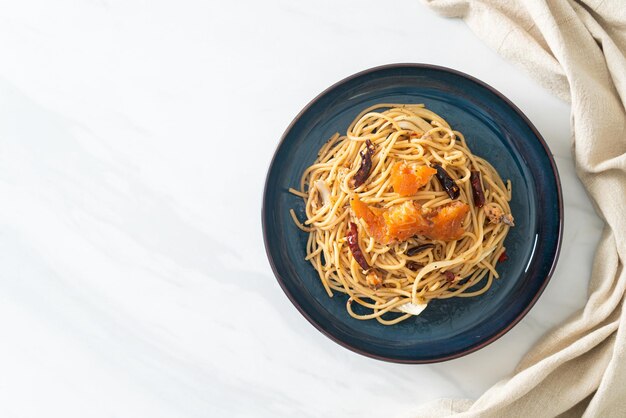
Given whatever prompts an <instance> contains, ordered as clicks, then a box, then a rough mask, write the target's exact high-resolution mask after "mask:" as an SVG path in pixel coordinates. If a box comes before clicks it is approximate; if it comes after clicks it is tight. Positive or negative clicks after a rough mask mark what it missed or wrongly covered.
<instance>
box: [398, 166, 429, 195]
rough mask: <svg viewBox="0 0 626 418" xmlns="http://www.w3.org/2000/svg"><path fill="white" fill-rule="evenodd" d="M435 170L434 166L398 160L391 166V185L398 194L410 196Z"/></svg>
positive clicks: (423, 184) (424, 183) (427, 180)
mask: <svg viewBox="0 0 626 418" xmlns="http://www.w3.org/2000/svg"><path fill="white" fill-rule="evenodd" d="M436 172H437V170H435V169H434V168H431V167H428V166H425V165H418V164H407V163H406V162H405V161H398V162H397V163H395V164H394V165H393V167H391V185H392V186H393V191H394V192H396V193H398V194H399V195H400V196H412V195H414V194H415V193H417V191H418V190H419V189H420V188H421V187H424V186H425V185H427V184H428V182H429V181H430V179H431V177H432V176H433V175H434V174H435V173H436Z"/></svg>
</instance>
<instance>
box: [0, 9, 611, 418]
mask: <svg viewBox="0 0 626 418" xmlns="http://www.w3.org/2000/svg"><path fill="white" fill-rule="evenodd" d="M0 57H1V58H0V202H1V204H0V335H1V338H2V342H1V343H0V416H2V417H44V416H45V417H64V418H69V417H133V418H134V417H172V418H173V417H177V418H178V417H227V416H228V417H231V416H232V417H240V416H256V417H281V416H285V417H294V416H320V417H331V416H347V417H350V416H354V417H356V416H359V417H362V416H396V415H405V414H406V413H407V411H410V410H411V408H413V407H414V406H415V405H418V404H419V403H421V402H424V401H428V400H431V399H434V398H437V397H442V396H445V397H449V396H452V397H470V398H473V397H477V396H479V395H480V394H481V393H482V392H483V391H484V390H485V389H486V388H488V387H489V386H491V385H492V384H494V383H495V382H497V381H498V380H499V379H501V378H503V377H505V376H506V375H507V374H509V373H510V372H511V371H512V370H513V368H514V366H515V364H516V363H517V361H518V360H519V359H520V358H521V356H522V355H523V354H524V352H526V351H527V349H528V348H529V347H530V346H531V345H532V344H533V343H534V342H535V341H537V339H538V338H540V337H541V336H542V335H543V334H544V333H545V331H546V330H547V329H549V328H550V327H552V326H554V325H556V324H558V323H559V322H561V321H563V320H564V319H565V318H566V317H568V316H569V315H570V314H572V313H573V312H574V311H576V310H577V309H578V308H580V307H581V306H583V304H584V301H585V297H586V288H587V281H588V276H589V271H590V268H591V260H592V255H593V251H594V247H595V244H596V242H597V240H598V237H599V234H600V231H601V227H602V223H601V222H600V220H599V219H598V218H597V217H596V215H595V214H594V211H593V209H592V206H591V204H590V203H589V201H588V198H587V197H586V195H585V193H584V190H583V188H582V186H581V185H580V183H579V181H578V180H577V178H576V177H575V173H574V167H573V163H572V159H571V157H570V152H569V151H570V130H569V107H568V105H566V104H564V103H562V102H560V101H559V100H557V99H555V98H553V97H551V96H550V95H548V94H547V93H545V92H544V91H542V90H541V89H540V88H539V87H538V86H537V85H535V83H534V82H533V81H532V80H531V79H530V78H529V77H528V76H527V75H525V74H524V73H523V72H522V71H520V70H518V69H516V68H513V67H512V66H510V65H509V64H508V63H506V62H504V61H503V60H501V59H500V58H499V57H498V56H497V55H496V54H495V53H494V52H492V51H490V50H488V49H487V48H486V47H485V46H484V45H482V44H481V43H480V41H479V40H477V39H476V38H475V36H474V35H473V34H472V33H471V32H470V31H469V30H468V29H467V28H466V27H465V25H464V24H463V23H462V22H459V21H451V20H445V19H442V18H439V17H437V16H435V15H434V14H433V13H432V12H431V11H429V10H427V9H426V8H425V7H424V6H422V5H421V3H419V1H417V0H393V1H390V2H380V1H374V0H365V1H363V0H350V1H344V2H337V1H331V0H322V1H317V2H293V1H288V0H270V1H252V0H247V1H239V2H226V1H217V0H209V1H206V0H197V1H190V0H184V1H173V0H170V1H162V0H160V1H139V0H124V1H122V0H91V1H82V2H77V1H70V0H59V1H55V2H51V1H44V0H41V1H33V0H24V1H13V2H8V1H7V2H1V3H0ZM392 62H427V63H434V64H439V65H445V66H450V67H454V68H457V69H459V70H461V71H465V72H468V73H470V74H472V75H474V76H476V77H478V78H481V79H483V80H484V81H486V82H487V83H489V84H491V85H493V86H494V87H496V88H497V89H499V90H500V91H501V92H503V93H504V94H505V95H507V96H508V97H509V98H510V99H511V100H513V102H515V103H516V104H517V105H518V106H519V107H521V108H522V110H523V111H524V112H525V113H526V114H527V115H528V117H529V118H530V119H531V120H532V121H533V122H534V123H535V124H536V126H537V127H538V129H539V131H540V132H541V133H542V134H543V135H544V136H545V138H546V140H547V142H548V143H549V145H550V147H551V148H552V150H553V152H554V154H555V156H556V161H557V164H558V167H559V170H560V173H561V179H562V182H563V193H564V199H565V206H566V208H565V209H566V219H565V239H564V242H563V250H562V252H561V260H560V263H559V266H558V269H557V271H556V274H555V276H554V278H553V279H552V281H551V283H550V285H549V286H548V288H547V290H546V292H545V293H544V295H543V296H542V297H541V299H540V300H539V302H538V303H537V305H536V306H535V307H534V308H533V309H532V311H531V312H530V314H529V315H528V316H527V317H526V318H525V319H524V320H523V321H522V322H521V323H520V324H519V325H517V326H516V327H515V328H514V329H513V330H512V331H511V332H509V333H508V334H506V335H505V336H504V337H503V338H501V339H500V340H498V341H497V342H496V343H494V344H492V345H490V346H488V347H487V348H485V349H483V350H481V351H479V352H477V353H474V354H471V355H469V356H466V357H464V358H461V359H457V360H454V361H450V362H447V363H443V364H436V365H429V366H406V365H397V364H387V363H383V362H379V361H375V360H371V359H368V358H365V357H362V356H359V355H357V354H353V353H352V352H349V351H347V350H345V349H344V348H342V347H340V346H338V345H336V344H335V343H333V342H331V341H330V340H329V339H327V338H326V337H324V336H323V335H322V334H320V333H319V332H318V331H316V330H315V329H314V328H313V327H312V326H310V325H309V324H308V323H307V322H306V320H304V319H303V318H302V317H301V316H300V315H299V314H298V312H297V311H296V309H295V308H294V307H293V306H292V305H291V304H290V302H289V301H288V300H287V298H286V297H285V296H284V294H283V293H282V291H281V290H280V288H279V286H278V285H277V283H276V281H275V279H274V277H273V275H272V273H271V270H270V267H269V265H268V262H267V260H266V257H265V253H264V248H263V240H262V235H261V226H260V204H261V193H262V185H263V181H264V177H265V173H266V169H267V165H268V163H269V161H270V158H271V156H272V153H273V151H274V148H275V146H276V144H277V142H278V139H279V138H280V135H281V134H282V132H283V130H284V129H285V127H286V126H287V125H288V123H289V122H290V120H291V119H292V118H293V117H294V116H295V114H296V113H297V112H298V111H299V110H300V109H301V108H302V107H303V106H304V105H305V104H306V103H307V102H308V101H309V100H310V99H311V98H313V97H314V96H315V95H316V94H318V93H319V92H320V91H321V90H323V89H324V88H326V87H327V86H329V85H330V84H332V83H334V82H335V81H338V80H339V79H341V78H343V77H345V76H347V75H349V74H351V73H354V72H356V71H359V70H362V69H365V68H368V67H372V66H375V65H380V64H386V63H392ZM235 139H236V140H237V141H238V142H237V143H238V144H241V143H242V142H245V144H246V146H245V148H244V147H241V146H235V145H233V142H234V140H235Z"/></svg>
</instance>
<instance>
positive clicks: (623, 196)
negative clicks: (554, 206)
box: [415, 0, 626, 417]
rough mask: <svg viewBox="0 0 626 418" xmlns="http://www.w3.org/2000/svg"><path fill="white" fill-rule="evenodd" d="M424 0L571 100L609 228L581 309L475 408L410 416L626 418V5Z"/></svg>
mask: <svg viewBox="0 0 626 418" xmlns="http://www.w3.org/2000/svg"><path fill="white" fill-rule="evenodd" d="M425 1H426V3H427V4H428V5H429V6H430V7H431V8H433V9H434V10H436V11H437V12H438V13H440V14H442V15H444V16H447V17H460V18H462V19H464V20H465V21H466V22H467V24H468V25H469V27H470V28H471V29H472V30H473V31H474V32H476V34H477V35H478V36H479V37H480V38H482V39H483V40H484V41H485V42H486V43H487V44H489V45H490V46H491V47H492V48H494V49H495V50H496V51H498V52H499V53H500V54H502V55H503V56H504V57H506V58H508V59H510V60H511V61H513V62H515V63H516V64H519V65H521V66H522V67H523V68H525V69H526V70H527V71H528V72H529V73H530V74H531V75H532V76H534V77H535V78H536V79H537V81H539V83H541V84H542V85H543V86H544V87H545V88H547V89H549V90H550V91H552V92H554V94H556V95H558V96H559V97H561V98H563V99H565V100H569V101H571V104H572V118H571V120H572V130H573V133H574V143H573V153H574V157H575V160H576V167H577V172H578V175H579V177H580V179H581V180H582V182H583V184H584V186H585V187H586V189H587V191H588V193H589V195H590V196H591V198H592V200H593V201H594V203H595V204H596V208H597V211H598V213H599V214H600V216H601V217H603V219H604V220H605V222H606V226H605V229H604V233H603V235H602V239H601V242H600V244H599V247H598V249H597V253H596V256H595V261H594V265H593V272H592V277H591V280H590V283H589V300H588V302H587V305H586V306H585V308H584V309H583V310H582V311H581V312H579V313H578V314H576V315H575V316H574V317H573V318H571V319H570V320H569V321H568V322H567V323H565V324H563V325H562V326H560V327H559V328H557V329H556V330H554V331H552V332H550V333H549V334H548V335H547V336H545V337H544V338H543V340H542V341H541V342H540V343H539V344H537V346H535V347H534V348H533V349H532V350H531V351H530V352H529V353H528V354H527V355H526V356H525V358H523V359H522V361H521V362H520V364H519V365H518V366H517V368H516V370H515V374H514V375H513V376H512V377H511V378H509V379H506V380H503V381H501V382H499V383H498V384H496V385H495V386H494V387H492V388H491V389H489V390H488V391H487V392H486V393H485V394H484V395H482V396H481V397H480V398H479V399H478V400H476V401H475V402H471V401H467V400H456V401H455V400H442V401H437V402H434V403H431V404H429V405H424V407H422V408H421V409H420V410H419V411H418V412H416V414H415V415H417V416H420V417H427V416H448V415H451V414H454V413H458V414H459V415H458V416H460V417H554V416H557V415H560V414H562V416H577V417H579V416H581V415H583V416H585V417H626V314H625V312H626V310H623V309H622V306H623V302H624V290H625V287H626V272H625V271H624V260H625V259H626V112H625V109H624V107H625V104H626V58H625V53H626V0H586V1H573V0H547V1H546V0H544V1H540V0H525V1H509V0H481V1H471V0H430V1H429V0H425ZM561 262H575V260H561Z"/></svg>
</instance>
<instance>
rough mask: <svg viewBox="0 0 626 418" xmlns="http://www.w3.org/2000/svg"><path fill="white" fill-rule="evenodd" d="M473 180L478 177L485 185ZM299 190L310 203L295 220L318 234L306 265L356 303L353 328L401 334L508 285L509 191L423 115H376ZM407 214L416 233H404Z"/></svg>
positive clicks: (330, 147)
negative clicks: (417, 319) (439, 306)
mask: <svg viewBox="0 0 626 418" xmlns="http://www.w3.org/2000/svg"><path fill="white" fill-rule="evenodd" d="M368 163H369V164H368ZM433 167H434V168H433ZM440 169H441V170H440ZM402 170H404V171H402ZM435 172H436V173H435ZM441 172H443V174H441ZM472 172H478V173H479V177H476V178H478V179H479V180H478V182H477V183H475V184H474V185H472V182H476V178H474V177H473V176H474V175H477V174H476V173H475V174H472ZM405 173H408V174H405ZM433 173H435V174H433ZM440 174H441V175H442V176H444V177H445V175H447V176H448V177H449V178H450V179H452V180H453V182H451V183H450V182H448V183H445V182H444V180H445V178H444V179H443V180H442V179H441V178H440ZM407 176H409V177H407ZM410 176H413V177H410ZM420 176H422V177H420ZM363 177H366V178H365V179H364V180H363ZM407 179H408V180H407ZM411 179H416V181H415V182H414V181H413V180H411ZM362 180H363V181H362ZM409 180H410V181H409ZM480 180H482V184H481V181H480ZM361 181H362V184H360V183H361ZM419 181H422V183H424V184H421V183H419ZM476 185H478V186H476ZM417 186H420V187H417ZM448 188H450V189H454V188H456V189H457V190H456V193H457V194H458V197H453V196H454V193H453V192H454V190H448ZM477 188H479V189H480V190H479V191H478V190H477ZM290 191H291V192H292V193H294V194H295V195H297V196H299V197H301V198H302V199H303V200H304V202H305V212H306V219H305V220H304V222H303V223H301V222H300V221H299V220H298V219H297V217H296V214H295V212H294V211H293V209H292V210H291V216H292V217H293V220H294V222H295V223H296V225H298V227H299V228H300V229H302V230H303V231H304V232H306V233H308V241H307V244H306V253H307V256H306V259H307V260H308V261H309V262H310V263H311V264H312V265H313V267H314V268H315V270H316V271H317V273H318V275H319V278H320V282H321V284H322V285H323V286H324V288H325V289H326V292H327V293H328V296H330V297H332V296H333V292H342V293H346V294H347V295H348V296H349V299H348V302H347V306H346V309H347V311H348V313H349V314H350V315H351V316H352V317H354V318H357V319H363V320H366V319H376V320H378V321H379V322H380V323H382V324H385V325H391V324H395V323H398V322H400V321H403V320H405V319H407V318H409V317H410V316H411V315H414V314H419V312H421V310H423V309H424V308H425V306H426V305H427V304H428V302H429V301H431V300H433V299H445V298H451V297H474V296H478V295H480V294H482V293H484V292H486V291H487V290H488V289H489V287H490V286H491V284H492V282H493V280H495V279H498V277H499V276H498V272H497V271H496V264H497V263H498V260H499V259H501V258H504V257H506V254H505V247H504V245H503V244H504V239H505V237H506V235H507V233H508V231H509V228H510V227H511V226H512V225H513V217H512V216H511V211H510V208H509V201H510V200H511V184H510V181H508V182H507V183H506V184H505V183H504V182H503V181H502V179H501V178H500V176H499V175H498V173H497V172H496V170H495V169H494V168H493V166H492V165H491V164H489V163H488V162H487V161H485V160H484V159H482V158H480V157H478V156H476V155H474V154H472V152H471V151H470V149H469V148H468V146H467V144H466V142H465V139H464V137H463V135H462V134H461V133H460V132H458V131H454V130H452V128H451V127H450V125H448V123H447V122H446V121H445V120H444V119H443V118H441V117H440V116H439V115H437V114H435V113H433V112H432V111H430V110H428V109H426V108H425V107H424V105H418V104H385V103H383V104H378V105H375V106H372V107H370V108H367V109H365V110H364V111H363V112H361V114H359V115H358V116H357V117H356V119H355V120H354V121H353V122H352V123H351V124H350V126H349V127H348V129H347V132H346V135H339V134H338V133H337V134H335V135H333V136H332V137H331V138H330V139H329V140H328V141H327V142H326V143H325V144H324V145H323V146H322V147H321V149H320V151H319V154H318V157H317V159H316V160H315V162H314V163H313V164H312V165H311V166H310V167H308V168H307V169H306V170H305V171H304V173H303V175H302V178H301V180H300V185H299V189H297V190H296V189H290ZM476 192H479V193H480V194H481V196H480V198H481V199H484V202H482V201H481V202H480V203H478V201H477V200H476V199H478V197H476V196H475V195H474V194H473V193H476ZM473 196H474V199H473ZM359 205H360V206H359ZM407 211H408V212H407ZM407 213H409V215H411V216H413V217H412V218H410V219H411V222H413V223H412V224H410V225H411V227H412V228H413V229H410V230H409V232H406V230H404V229H402V228H404V226H405V224H402V225H401V227H398V225H397V224H395V223H394V222H396V218H398V219H400V220H401V222H405V220H406V219H407V216H409V215H407ZM455 217H456V218H455ZM415 219H417V221H415ZM415 222H417V223H415ZM420 222H421V223H420ZM455 222H456V223H455ZM352 224H354V229H353V230H351V228H352V227H353V226H352ZM415 228H417V229H415ZM396 230H397V231H396ZM394 231H395V232H394ZM415 231H417V233H416V234H414V232H415ZM405 232H406V234H410V236H404V235H406V234H405ZM394 234H395V235H394ZM403 234H404V235H403ZM351 239H353V240H354V241H353V243H354V246H352V247H351V243H350V240H351ZM357 244H358V247H356V245H357ZM359 253H360V255H359ZM364 267H367V268H364ZM478 284H480V285H479V286H476V285H478ZM476 289H477V290H476ZM355 304H356V305H360V308H358V309H356V306H355Z"/></svg>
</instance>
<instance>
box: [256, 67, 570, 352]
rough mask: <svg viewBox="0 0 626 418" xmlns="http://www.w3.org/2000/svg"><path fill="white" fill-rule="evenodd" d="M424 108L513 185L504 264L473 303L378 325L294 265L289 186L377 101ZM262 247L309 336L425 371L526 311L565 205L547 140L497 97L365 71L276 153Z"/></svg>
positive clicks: (453, 303) (413, 73) (555, 249)
mask: <svg viewBox="0 0 626 418" xmlns="http://www.w3.org/2000/svg"><path fill="white" fill-rule="evenodd" d="M382 102H385V103H424V104H426V107H427V108H428V109H431V110H433V111H434V112H436V113H438V114H439V115H441V116H442V117H444V118H445V119H446V120H447V121H448V123H450V125H451V126H452V127H453V129H456V130H459V131H461V132H462V133H463V134H464V135H465V138H466V139H467V143H468V145H469V147H470V148H471V150H472V152H474V153H475V154H477V155H479V156H481V157H484V158H486V159H487V160H488V161H490V162H491V163H492V164H493V165H494V166H495V168H496V169H497V170H498V172H499V173H500V175H501V176H502V178H503V179H505V180H506V179H511V182H512V186H513V197H512V200H511V210H512V212H513V215H514V216H515V224H516V226H515V228H512V229H511V231H510V232H509V235H508V236H507V238H506V241H505V246H506V247H507V254H508V256H509V259H508V261H506V262H504V263H501V264H498V271H499V273H500V275H501V278H500V279H499V280H496V281H495V282H494V284H493V285H492V286H491V288H490V289H489V291H488V292H487V293H485V294H483V295H481V296H479V297H474V298H453V299H446V300H435V301H432V302H431V303H430V304H429V306H428V308H427V309H426V310H425V311H424V312H423V313H422V314H421V315H420V316H416V317H413V318H410V319H408V320H406V321H404V322H402V323H400V324H397V325H392V326H384V325H381V324H379V323H378V322H377V321H375V320H372V321H359V320H356V319H353V318H352V317H350V316H349V315H348V313H347V312H346V308H345V305H346V299H347V297H346V296H345V295H343V294H335V296H334V297H333V298H329V297H328V296H327V295H326V292H325V291H324V288H323V287H322V284H321V283H320V281H319V278H318V276H317V273H316V271H315V270H314V269H313V267H312V266H311V265H310V264H309V263H308V262H307V261H305V260H304V257H305V245H306V241H307V234H306V233H304V232H302V231H300V230H299V229H298V228H297V227H296V226H295V225H294V223H293V221H292V220H291V218H290V216H289V209H290V208H294V209H295V211H296V213H297V214H298V216H299V217H300V219H304V204H303V202H302V199H300V198H298V197H296V196H293V195H292V194H290V193H289V192H288V191H287V189H288V188H289V187H294V188H298V185H299V182H300V177H301V175H302V172H303V171H304V169H305V168H306V167H307V166H309V165H311V164H312V163H313V161H314V160H315V158H316V155H317V152H318V150H319V148H320V147H321V145H322V144H323V143H324V142H325V141H327V140H328V138H330V136H331V135H332V134H334V133H335V132H340V133H341V134H345V131H346V129H347V127H348V125H349V124H350V122H351V121H352V120H353V119H354V118H355V117H356V115H357V114H358V113H359V112H360V111H361V110H363V109H364V108H366V107H368V106H371V105H373V104H376V103H382ZM262 221H263V234H264V239H265V249H266V251H267V256H268V258H269V261H270V264H271V265H272V269H273V270H274V274H275V275H276V278H277V279H278V282H279V283H280V285H281V287H282V288H283V290H284V291H285V293H286V294H287V296H288V297H289V299H290V300H291V302H293V304H294V305H295V306H296V308H298V310H299V311H300V312H301V313H302V315H304V316H305V317H306V318H307V319H308V320H309V322H311V323H312V324H313V325H314V326H315V327H316V328H317V329H319V330H320V331H321V332H323V333H324V334H325V335H327V336H328V337H330V338H331V339H333V340H334V341H336V342H337V343H339V344H341V345H343V346H344V347H346V348H349V349H350V350H353V351H355V352H358V353H361V354H364V355H366V356H370V357H374V358H377V359H381V360H387V361H394V362H400V363H430V362H437V361H443V360H449V359H452V358H456V357H459V356H462V355H465V354H468V353H470V352H472V351H475V350H478V349H479V348H481V347H484V346H485V345H487V344H489V343H491V342H493V341H495V340H496V339H497V338H499V337H500V336H502V335H503V334H504V333H505V332H507V331H508V330H509V329H511V328H512V327H513V326H514V325H515V324H516V323H517V322H519V321H520V320H521V319H522V317H524V315H525V314H526V313H527V312H528V311H529V310H530V308H531V307H532V306H533V305H534V303H535V302H536V301H537V299H538V298H539V295H540V294H541V293H542V291H543V289H544V288H545V287H546V285H547V283H548V281H549V279H550V276H551V274H552V272H553V270H554V267H555V265H556V261H557V258H558V253H559V248H560V243H561V235H562V228H563V202H562V197H561V186H560V183H559V177H558V172H557V169H556V165H555V164H554V160H553V159H552V156H551V154H550V150H549V149H548V146H547V145H546V143H545V141H544V140H543V138H542V137H541V135H540V134H539V132H537V130H536V129H535V127H534V126H533V125H532V124H531V123H530V121H529V120H528V119H527V118H526V117H525V116H524V115H523V114H522V112H521V111H520V110H519V109H518V108H517V107H516V106H515V105H514V104H513V103H511V102H510V101H509V100H508V99H507V98H506V97H504V96H503V95H502V94H501V93H499V92H497V91H496V90H495V89H493V88H492V87H490V86H488V85H487V84H485V83H483V82H482V81H479V80H477V79H475V78H473V77H471V76H469V75H467V74H463V73H461V72H458V71H455V70H451V69H448V68H444V67H437V66H433V65H424V64H397V65H387V66H383V67H377V68H372V69H369V70H366V71H363V72H360V73H358V74H355V75H353V76H351V77H348V78H346V79H344V80H342V81H340V82H338V83H337V84H335V85H333V86H331V87H330V88H328V89H327V90H326V91H324V92H323V93H321V94H320V95H319V96H318V97H316V98H315V99H313V101H312V102H311V103H309V104H308V105H307V106H306V107H305V108H304V109H303V110H302V111H301V112H300V114H298V116H296V118H295V119H294V120H293V122H292V123H291V125H289V127H288V128H287V130H286V131H285V134H284V135H283V138H282V140H281V142H280V144H279V145H278V149H277V150H276V153H275V155H274V158H273V160H272V163H271V164H270V168H269V171H268V174H267V180H266V183H265V192H264V196H263V213H262Z"/></svg>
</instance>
